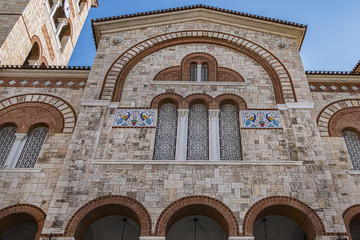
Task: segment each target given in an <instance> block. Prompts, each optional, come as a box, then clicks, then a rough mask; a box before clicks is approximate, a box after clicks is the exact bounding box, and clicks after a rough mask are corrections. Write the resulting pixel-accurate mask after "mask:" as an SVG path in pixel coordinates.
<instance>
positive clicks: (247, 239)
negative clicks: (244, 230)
mask: <svg viewBox="0 0 360 240" xmlns="http://www.w3.org/2000/svg"><path fill="white" fill-rule="evenodd" d="M254 239H255V237H229V240H254Z"/></svg>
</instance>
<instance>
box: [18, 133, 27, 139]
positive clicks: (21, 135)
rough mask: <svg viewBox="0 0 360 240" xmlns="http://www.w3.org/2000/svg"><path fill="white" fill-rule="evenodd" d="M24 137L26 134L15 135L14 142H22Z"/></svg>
mask: <svg viewBox="0 0 360 240" xmlns="http://www.w3.org/2000/svg"><path fill="white" fill-rule="evenodd" d="M26 136H27V135H26V133H15V138H16V140H23V139H24V138H25V137H26Z"/></svg>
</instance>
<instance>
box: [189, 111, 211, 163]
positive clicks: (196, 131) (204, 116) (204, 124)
mask: <svg viewBox="0 0 360 240" xmlns="http://www.w3.org/2000/svg"><path fill="white" fill-rule="evenodd" d="M187 155H188V156H187V159H188V160H209V120H208V109H207V107H206V106H205V105H204V104H194V105H192V106H191V107H190V110H189V127H188V151H187Z"/></svg>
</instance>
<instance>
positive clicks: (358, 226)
mask: <svg viewBox="0 0 360 240" xmlns="http://www.w3.org/2000/svg"><path fill="white" fill-rule="evenodd" d="M349 230H350V235H351V238H352V239H353V240H355V239H360V213H358V214H357V215H355V216H354V217H353V218H352V219H351V220H350V224H349Z"/></svg>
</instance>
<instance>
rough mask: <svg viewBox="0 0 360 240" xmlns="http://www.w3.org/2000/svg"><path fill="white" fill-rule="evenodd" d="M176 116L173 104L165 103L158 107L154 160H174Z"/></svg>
mask: <svg viewBox="0 0 360 240" xmlns="http://www.w3.org/2000/svg"><path fill="white" fill-rule="evenodd" d="M177 118H178V116H177V108H176V106H175V105H174V104H172V103H166V104H164V105H162V106H161V107H160V108H159V115H158V122H157V128H156V136H155V149H154V160H175V152H176V134H177V121H178V120H177Z"/></svg>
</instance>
